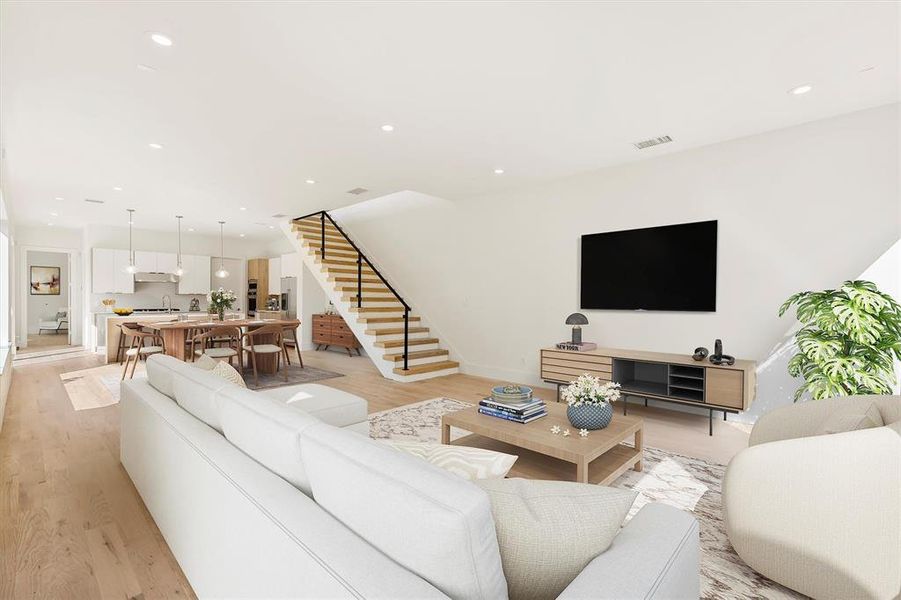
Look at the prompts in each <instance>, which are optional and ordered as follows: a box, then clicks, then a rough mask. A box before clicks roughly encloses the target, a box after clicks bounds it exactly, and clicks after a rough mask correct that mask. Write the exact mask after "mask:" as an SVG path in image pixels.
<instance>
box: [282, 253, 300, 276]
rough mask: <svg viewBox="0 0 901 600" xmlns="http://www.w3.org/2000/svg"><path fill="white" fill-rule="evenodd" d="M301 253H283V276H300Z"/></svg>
mask: <svg viewBox="0 0 901 600" xmlns="http://www.w3.org/2000/svg"><path fill="white" fill-rule="evenodd" d="M300 265H301V262H300V255H299V254H298V253H297V252H292V253H291V254H282V277H300Z"/></svg>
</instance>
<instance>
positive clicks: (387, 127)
mask: <svg viewBox="0 0 901 600" xmlns="http://www.w3.org/2000/svg"><path fill="white" fill-rule="evenodd" d="M382 131H394V125H382Z"/></svg>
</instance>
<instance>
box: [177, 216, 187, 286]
mask: <svg viewBox="0 0 901 600" xmlns="http://www.w3.org/2000/svg"><path fill="white" fill-rule="evenodd" d="M175 218H176V219H178V262H177V263H176V264H175V274H176V275H178V276H179V277H181V276H182V275H184V274H185V268H184V267H183V266H182V264H181V218H182V215H175Z"/></svg>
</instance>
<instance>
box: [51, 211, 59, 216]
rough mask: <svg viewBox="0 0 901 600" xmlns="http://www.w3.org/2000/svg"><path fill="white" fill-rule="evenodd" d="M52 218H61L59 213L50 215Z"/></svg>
mask: <svg viewBox="0 0 901 600" xmlns="http://www.w3.org/2000/svg"><path fill="white" fill-rule="evenodd" d="M50 216H51V217H58V216H59V213H55V212H52V213H50Z"/></svg>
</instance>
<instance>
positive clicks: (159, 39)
mask: <svg viewBox="0 0 901 600" xmlns="http://www.w3.org/2000/svg"><path fill="white" fill-rule="evenodd" d="M150 39H151V40H153V41H154V42H155V43H157V44H159V45H160V46H166V47H168V46H171V45H172V38H170V37H169V36H168V35H166V34H164V33H151V34H150Z"/></svg>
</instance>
